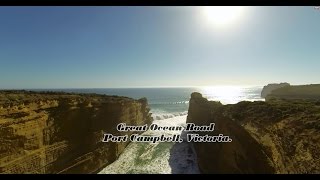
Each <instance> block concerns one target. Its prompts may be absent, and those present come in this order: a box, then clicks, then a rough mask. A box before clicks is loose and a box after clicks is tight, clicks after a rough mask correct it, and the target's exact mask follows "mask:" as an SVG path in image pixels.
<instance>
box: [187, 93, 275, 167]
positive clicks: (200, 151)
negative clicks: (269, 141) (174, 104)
mask: <svg viewBox="0 0 320 180" xmlns="http://www.w3.org/2000/svg"><path fill="white" fill-rule="evenodd" d="M223 110H224V106H223V105H222V104H221V103H219V102H214V101H208V100H207V99H205V98H203V97H202V95H201V94H199V93H193V94H192V95H191V99H190V102H189V111H188V118H187V123H195V124H196V125H208V124H209V123H212V122H214V123H215V130H214V131H212V132H210V133H208V132H205V133H202V135H204V134H208V135H210V136H213V135H219V134H224V135H228V136H230V137H231V138H232V142H230V143H194V147H195V150H196V152H197V158H198V164H199V169H200V171H201V172H202V173H273V172H274V169H273V167H272V166H271V164H270V162H269V160H268V157H267V155H266V152H265V149H264V148H263V147H262V146H261V145H260V144H259V143H258V142H257V141H256V140H255V139H254V138H253V137H251V135H250V134H249V133H248V132H247V131H246V130H245V129H244V128H243V127H241V126H240V125H239V124H238V123H236V122H234V121H232V119H230V118H229V117H227V116H224V114H223Z"/></svg>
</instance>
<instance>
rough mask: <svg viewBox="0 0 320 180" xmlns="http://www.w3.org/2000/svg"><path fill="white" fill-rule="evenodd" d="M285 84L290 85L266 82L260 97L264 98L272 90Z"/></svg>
mask: <svg viewBox="0 0 320 180" xmlns="http://www.w3.org/2000/svg"><path fill="white" fill-rule="evenodd" d="M286 86H290V84H289V83H280V84H268V85H266V86H264V87H263V89H262V91H261V97H262V98H266V97H267V96H268V95H269V94H271V92H272V91H273V90H276V89H279V88H282V87H286Z"/></svg>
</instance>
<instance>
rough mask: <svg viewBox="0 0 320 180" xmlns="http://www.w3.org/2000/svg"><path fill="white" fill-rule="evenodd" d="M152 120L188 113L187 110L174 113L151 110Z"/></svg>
mask: <svg viewBox="0 0 320 180" xmlns="http://www.w3.org/2000/svg"><path fill="white" fill-rule="evenodd" d="M151 113H152V115H151V116H152V118H153V120H164V119H170V118H174V117H178V116H185V115H188V111H184V112H175V113H166V112H155V113H153V112H151Z"/></svg>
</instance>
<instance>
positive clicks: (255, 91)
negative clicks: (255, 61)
mask: <svg viewBox="0 0 320 180" xmlns="http://www.w3.org/2000/svg"><path fill="white" fill-rule="evenodd" d="M42 90H44V89H42ZM47 90H50V89H47ZM51 90H52V89H51ZM261 90H262V86H212V87H192V88H108V89H106V88H94V89H54V91H64V92H76V93H97V94H106V95H118V96H126V97H131V98H134V99H139V98H142V97H146V98H147V99H148V104H149V107H150V108H151V110H150V112H151V113H152V117H153V119H154V120H153V123H155V124H158V125H159V126H184V127H185V125H186V117H187V112H188V107H189V100H190V95H191V93H192V92H200V93H201V94H202V95H203V97H205V98H207V99H208V100H214V101H220V102H221V103H222V104H234V103H237V102H239V101H244V100H246V101H260V100H264V99H262V98H261V97H260V93H261ZM162 134H165V135H174V134H181V136H182V138H186V133H185V132H181V131H146V132H144V133H143V134H142V135H162ZM196 162H197V160H196V155H195V152H194V149H193V146H192V143H188V142H187V141H184V142H182V143H171V142H159V143H142V142H136V143H133V142H132V143H130V144H129V145H128V146H127V147H126V149H125V150H124V152H123V153H122V154H121V155H120V157H119V158H118V159H117V160H116V161H115V162H113V163H112V164H110V165H108V166H107V167H105V168H104V169H103V170H101V171H100V172H99V173H101V174H109V173H112V174H117V173H122V174H124V173H130V174H131V173H136V174H138V173H164V174H170V173H173V174H176V173H179V174H180V173H183V174H195V173H199V169H198V166H197V163H196Z"/></svg>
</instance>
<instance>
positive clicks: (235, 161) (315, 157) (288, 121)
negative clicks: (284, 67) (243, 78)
mask: <svg viewBox="0 0 320 180" xmlns="http://www.w3.org/2000/svg"><path fill="white" fill-rule="evenodd" d="M196 97H197V98H194V96H192V97H191V99H190V106H189V112H188V118H187V121H188V122H189V123H195V124H197V125H202V124H205V125H208V124H209V123H212V122H214V123H215V130H214V131H213V132H211V133H209V135H217V134H223V135H225V136H230V137H231V138H232V142H229V143H194V147H195V150H196V153H197V157H198V164H199V169H200V170H201V172H202V173H319V172H320V161H319V160H320V151H319V149H320V144H319V143H318V142H319V141H320V131H319V130H320V114H319V112H320V106H319V105H318V102H316V101H305V100H290V101H288V100H278V101H270V102H263V101H257V102H246V101H243V102H239V103H238V104H231V105H221V104H220V103H217V102H210V101H207V100H206V99H205V98H202V97H200V96H199V95H197V96H196ZM203 133H204V134H206V133H207V132H203Z"/></svg>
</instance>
